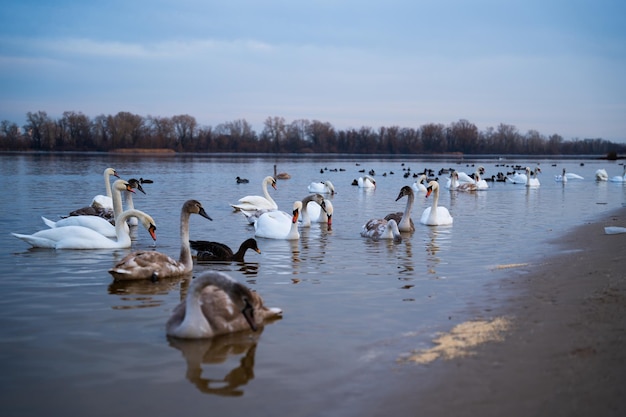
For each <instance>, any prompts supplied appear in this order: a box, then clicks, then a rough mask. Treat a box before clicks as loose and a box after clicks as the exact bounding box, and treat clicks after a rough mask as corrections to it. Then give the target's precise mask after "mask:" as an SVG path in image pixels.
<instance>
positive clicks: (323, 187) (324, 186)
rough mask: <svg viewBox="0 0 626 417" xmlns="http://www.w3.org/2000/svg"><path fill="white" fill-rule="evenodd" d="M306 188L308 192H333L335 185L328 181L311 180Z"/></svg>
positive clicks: (331, 193)
mask: <svg viewBox="0 0 626 417" xmlns="http://www.w3.org/2000/svg"><path fill="white" fill-rule="evenodd" d="M307 189H308V190H309V192H310V193H320V194H330V195H334V194H335V186H334V185H333V183H332V182H330V181H319V182H312V183H311V184H309V186H308V187H307Z"/></svg>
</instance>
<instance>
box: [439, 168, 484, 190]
mask: <svg viewBox="0 0 626 417" xmlns="http://www.w3.org/2000/svg"><path fill="white" fill-rule="evenodd" d="M446 188H448V189H450V191H464V192H472V191H478V185H477V184H476V183H474V182H464V183H462V184H461V183H459V173H458V172H456V171H452V172H451V173H450V178H449V180H448V182H447V184H446Z"/></svg>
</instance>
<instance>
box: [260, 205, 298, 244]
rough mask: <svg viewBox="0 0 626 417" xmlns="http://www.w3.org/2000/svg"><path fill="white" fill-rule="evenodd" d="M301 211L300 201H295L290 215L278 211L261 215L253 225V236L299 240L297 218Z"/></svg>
mask: <svg viewBox="0 0 626 417" xmlns="http://www.w3.org/2000/svg"><path fill="white" fill-rule="evenodd" d="M301 211H302V201H295V202H294V203H293V211H292V214H291V215H289V214H287V213H285V212H284V211H279V210H274V211H268V212H267V213H263V214H262V215H261V217H259V218H258V219H257V221H256V223H254V235H255V236H256V237H264V238H267V239H286V240H296V239H300V232H299V231H298V217H300V212H301Z"/></svg>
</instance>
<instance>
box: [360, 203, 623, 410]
mask: <svg viewBox="0 0 626 417" xmlns="http://www.w3.org/2000/svg"><path fill="white" fill-rule="evenodd" d="M605 226H620V227H626V209H624V208H622V209H620V210H618V211H615V212H613V213H611V215H609V216H607V217H606V218H604V219H602V220H600V221H597V222H594V223H588V224H584V225H582V226H581V227H580V228H578V229H576V230H574V231H572V232H570V233H569V234H567V235H566V236H564V237H563V238H562V239H559V241H558V242H553V243H554V249H555V251H556V252H557V253H558V254H557V255H556V256H554V257H551V256H548V254H546V255H545V257H544V258H542V259H540V260H538V261H537V262H535V263H534V264H533V263H531V264H529V265H528V266H526V267H524V268H527V270H528V273H525V274H520V273H515V272H519V271H514V268H515V266H511V268H512V269H511V272H512V273H511V275H510V277H507V278H506V279H504V280H503V281H502V282H499V283H498V286H499V288H498V289H493V290H494V291H493V292H494V293H500V294H501V293H505V294H506V297H507V298H508V300H507V302H506V303H505V305H506V307H503V309H502V311H495V310H494V311H489V310H488V309H487V310H486V311H485V310H483V311H477V313H476V320H477V322H478V321H479V320H484V321H485V322H486V323H495V322H497V321H498V320H504V323H505V325H504V326H500V329H499V330H500V331H498V329H496V330H495V331H494V333H493V334H494V335H495V337H493V338H492V341H488V342H486V343H481V344H478V345H476V346H470V349H469V351H468V352H466V353H467V354H466V355H465V356H456V357H453V358H446V357H445V355H438V356H437V355H435V357H436V358H435V359H434V360H424V361H421V362H420V360H418V359H419V358H422V359H423V358H424V357H427V356H424V355H422V354H424V353H430V354H432V353H433V352H435V353H441V350H440V349H439V348H440V346H437V347H436V348H435V350H433V351H431V352H416V353H414V355H413V356H412V357H410V358H407V361H406V362H407V363H405V364H404V366H403V368H404V369H403V371H404V372H401V374H402V376H401V378H400V379H401V381H400V385H399V386H400V387H401V389H399V390H397V391H396V392H394V393H393V394H390V395H387V396H386V397H385V398H384V399H383V400H380V399H379V401H378V404H377V405H376V406H373V407H372V408H370V410H372V411H374V410H376V412H375V413H374V414H376V415H378V413H380V412H383V411H384V412H385V413H388V414H394V415H402V416H408V415H420V416H592V415H593V416H624V415H626V234H613V235H608V234H605V231H604V227H605ZM529 244H532V242H529ZM496 296H497V295H494V297H496ZM499 323H500V324H502V322H499ZM461 330H462V329H461ZM448 336H449V335H448ZM444 339H445V338H444ZM498 339H499V340H498ZM439 342H440V343H445V340H442V341H439ZM437 349H439V350H437ZM420 355H422V356H420ZM431 356H432V355H431ZM411 362H412V363H411ZM410 366H413V369H411V370H410V371H407V369H406V367H410ZM374 414H372V415H374ZM381 415H382V414H381Z"/></svg>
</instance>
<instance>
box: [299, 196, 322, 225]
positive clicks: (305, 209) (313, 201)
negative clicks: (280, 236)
mask: <svg viewBox="0 0 626 417" xmlns="http://www.w3.org/2000/svg"><path fill="white" fill-rule="evenodd" d="M301 203H302V211H301V213H300V214H301V218H302V223H301V226H302V227H311V218H312V216H309V210H313V211H314V213H313V215H314V216H315V220H317V219H318V218H319V216H320V213H319V210H316V209H317V208H319V209H320V210H321V211H324V212H326V201H325V200H324V197H323V196H322V195H321V194H317V193H316V194H310V195H307V196H306V197H304V198H303V199H302V201H301Z"/></svg>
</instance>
